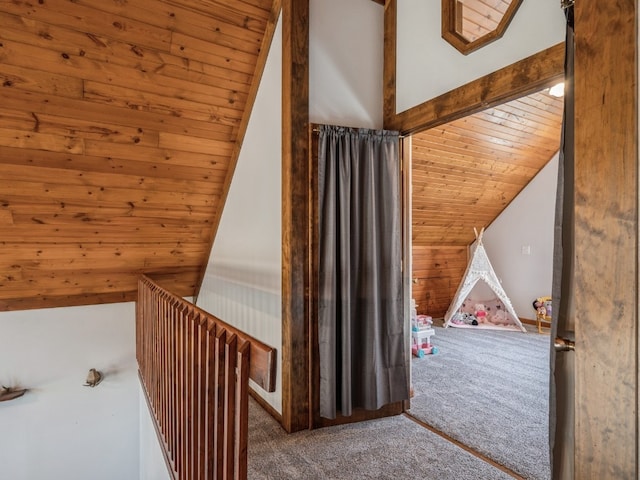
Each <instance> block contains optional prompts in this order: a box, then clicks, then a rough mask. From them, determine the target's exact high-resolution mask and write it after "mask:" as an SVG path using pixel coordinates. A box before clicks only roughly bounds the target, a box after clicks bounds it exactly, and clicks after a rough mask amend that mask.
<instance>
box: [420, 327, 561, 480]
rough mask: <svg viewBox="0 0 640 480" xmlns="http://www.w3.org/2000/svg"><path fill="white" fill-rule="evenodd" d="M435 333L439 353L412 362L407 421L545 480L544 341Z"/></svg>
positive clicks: (527, 336) (529, 336) (531, 336)
mask: <svg viewBox="0 0 640 480" xmlns="http://www.w3.org/2000/svg"><path fill="white" fill-rule="evenodd" d="M435 330H436V335H435V336H434V337H433V338H432V343H433V344H434V345H435V346H437V347H438V349H439V353H438V354H436V355H427V356H425V357H424V358H421V359H420V358H415V357H414V358H413V360H412V383H413V387H414V392H415V394H414V397H413V399H412V400H411V409H410V410H409V413H410V414H411V415H412V416H414V417H416V418H418V419H420V420H422V421H424V422H425V423H427V424H428V425H431V426H433V427H435V428H436V429H438V430H440V431H442V432H444V433H446V434H447V435H449V436H451V437H452V438H454V439H456V440H458V441H460V442H462V443H463V444H465V445H468V446H469V447H471V448H473V449H474V450H476V451H478V452H480V453H482V454H484V455H486V456H487V457H489V458H491V459H492V460H495V461H496V462H497V463H499V464H501V465H504V466H506V467H507V468H509V469H511V470H512V471H514V472H516V473H518V474H520V475H522V476H523V477H525V478H527V479H530V480H547V479H549V478H550V473H549V452H548V438H549V437H548V418H549V415H548V407H549V401H548V395H549V342H550V338H549V335H545V334H542V335H540V334H538V333H537V332H535V331H534V330H532V329H529V330H530V331H529V333H518V332H504V331H493V330H472V329H457V328H447V329H444V328H440V327H435ZM477 478H483V477H482V476H479V477H477Z"/></svg>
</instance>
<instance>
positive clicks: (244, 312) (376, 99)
mask: <svg viewBox="0 0 640 480" xmlns="http://www.w3.org/2000/svg"><path fill="white" fill-rule="evenodd" d="M383 14H384V9H383V8H382V7H381V6H380V5H378V4H376V3H374V2H372V1H371V0H348V1H345V0H311V4H310V25H309V28H310V67H309V68H310V79H309V84H310V85H309V88H310V107H309V115H310V119H311V121H312V122H316V123H328V124H339V125H345V126H353V127H366V128H381V126H382V55H383V54H382V39H383ZM281 83H282V32H281V27H280V24H278V28H277V30H276V33H275V36H274V39H273V44H272V46H271V49H270V52H269V57H268V60H267V64H266V65H265V71H264V74H263V78H262V82H261V83H260V88H259V90H258V96H257V98H256V103H255V106H254V109H253V112H252V115H251V120H250V122H249V125H248V128H247V134H246V137H245V141H244V144H243V147H242V151H241V154H240V157H239V159H238V165H237V167H236V172H235V174H234V177H233V182H232V185H231V189H230V191H229V196H228V198H227V202H226V205H225V208H224V212H223V215H222V219H221V222H220V227H219V229H218V233H217V235H216V240H215V243H214V246H213V249H212V251H211V259H210V261H209V265H208V267H207V272H206V274H205V278H204V282H203V285H202V289H201V292H200V296H199V298H198V300H197V303H198V306H200V307H201V308H203V309H205V310H207V311H209V312H211V313H213V314H214V315H216V316H218V317H220V318H221V319H222V320H224V321H227V322H229V323H232V324H234V325H236V326H237V327H238V328H240V329H241V330H243V331H245V332H247V333H249V334H251V335H253V336H255V337H256V338H259V339H260V340H262V341H264V342H265V343H267V344H269V345H271V346H274V347H276V348H277V349H278V351H279V352H280V351H281V349H282V284H281V281H282V258H281V251H282V235H281V232H282V223H281V215H282V208H281V172H282V169H281V164H282V150H281V135H282V128H281V123H282V122H281V98H282V96H281ZM281 367H282V365H281V357H280V355H278V366H277V368H278V376H277V382H276V392H275V393H273V394H269V393H266V392H263V391H261V390H260V389H257V391H258V393H259V394H260V395H262V396H263V398H265V400H266V401H267V402H268V403H269V404H270V405H271V406H272V407H273V408H274V409H275V410H276V411H278V412H282V390H281V388H282V387H281V371H282V368H281ZM254 387H255V385H254Z"/></svg>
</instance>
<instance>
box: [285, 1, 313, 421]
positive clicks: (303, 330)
mask: <svg viewBox="0 0 640 480" xmlns="http://www.w3.org/2000/svg"><path fill="white" fill-rule="evenodd" d="M308 135H309V0H283V2H282V424H283V427H284V429H285V430H286V431H287V432H295V431H298V430H303V429H307V428H309V382H310V380H309V378H310V375H309V368H310V366H309V307H308V302H309V228H310V225H309V206H310V205H309V204H310V200H309V197H310V195H309V182H310V178H309V138H308Z"/></svg>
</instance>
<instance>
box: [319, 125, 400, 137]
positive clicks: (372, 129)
mask: <svg viewBox="0 0 640 480" xmlns="http://www.w3.org/2000/svg"><path fill="white" fill-rule="evenodd" d="M349 128H351V127H349ZM356 128H357V127H356ZM369 130H375V129H369ZM311 131H312V132H313V133H320V129H319V128H312V129H311ZM410 136H411V135H402V134H400V133H399V134H398V137H400V138H404V137H410Z"/></svg>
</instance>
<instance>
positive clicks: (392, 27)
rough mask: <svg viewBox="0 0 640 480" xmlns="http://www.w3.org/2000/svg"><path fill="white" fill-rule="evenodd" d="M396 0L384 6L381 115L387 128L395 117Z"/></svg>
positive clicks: (390, 0)
mask: <svg viewBox="0 0 640 480" xmlns="http://www.w3.org/2000/svg"><path fill="white" fill-rule="evenodd" d="M397 12H398V5H397V0H387V3H386V4H385V6H384V47H383V50H384V59H383V67H382V82H383V87H382V90H383V91H382V93H383V102H382V116H383V120H384V127H385V128H386V129H387V130H389V129H390V128H388V127H389V126H390V125H392V124H393V122H394V119H395V118H396V48H397V43H398V42H397V31H396V29H397V22H398V19H397Z"/></svg>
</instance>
